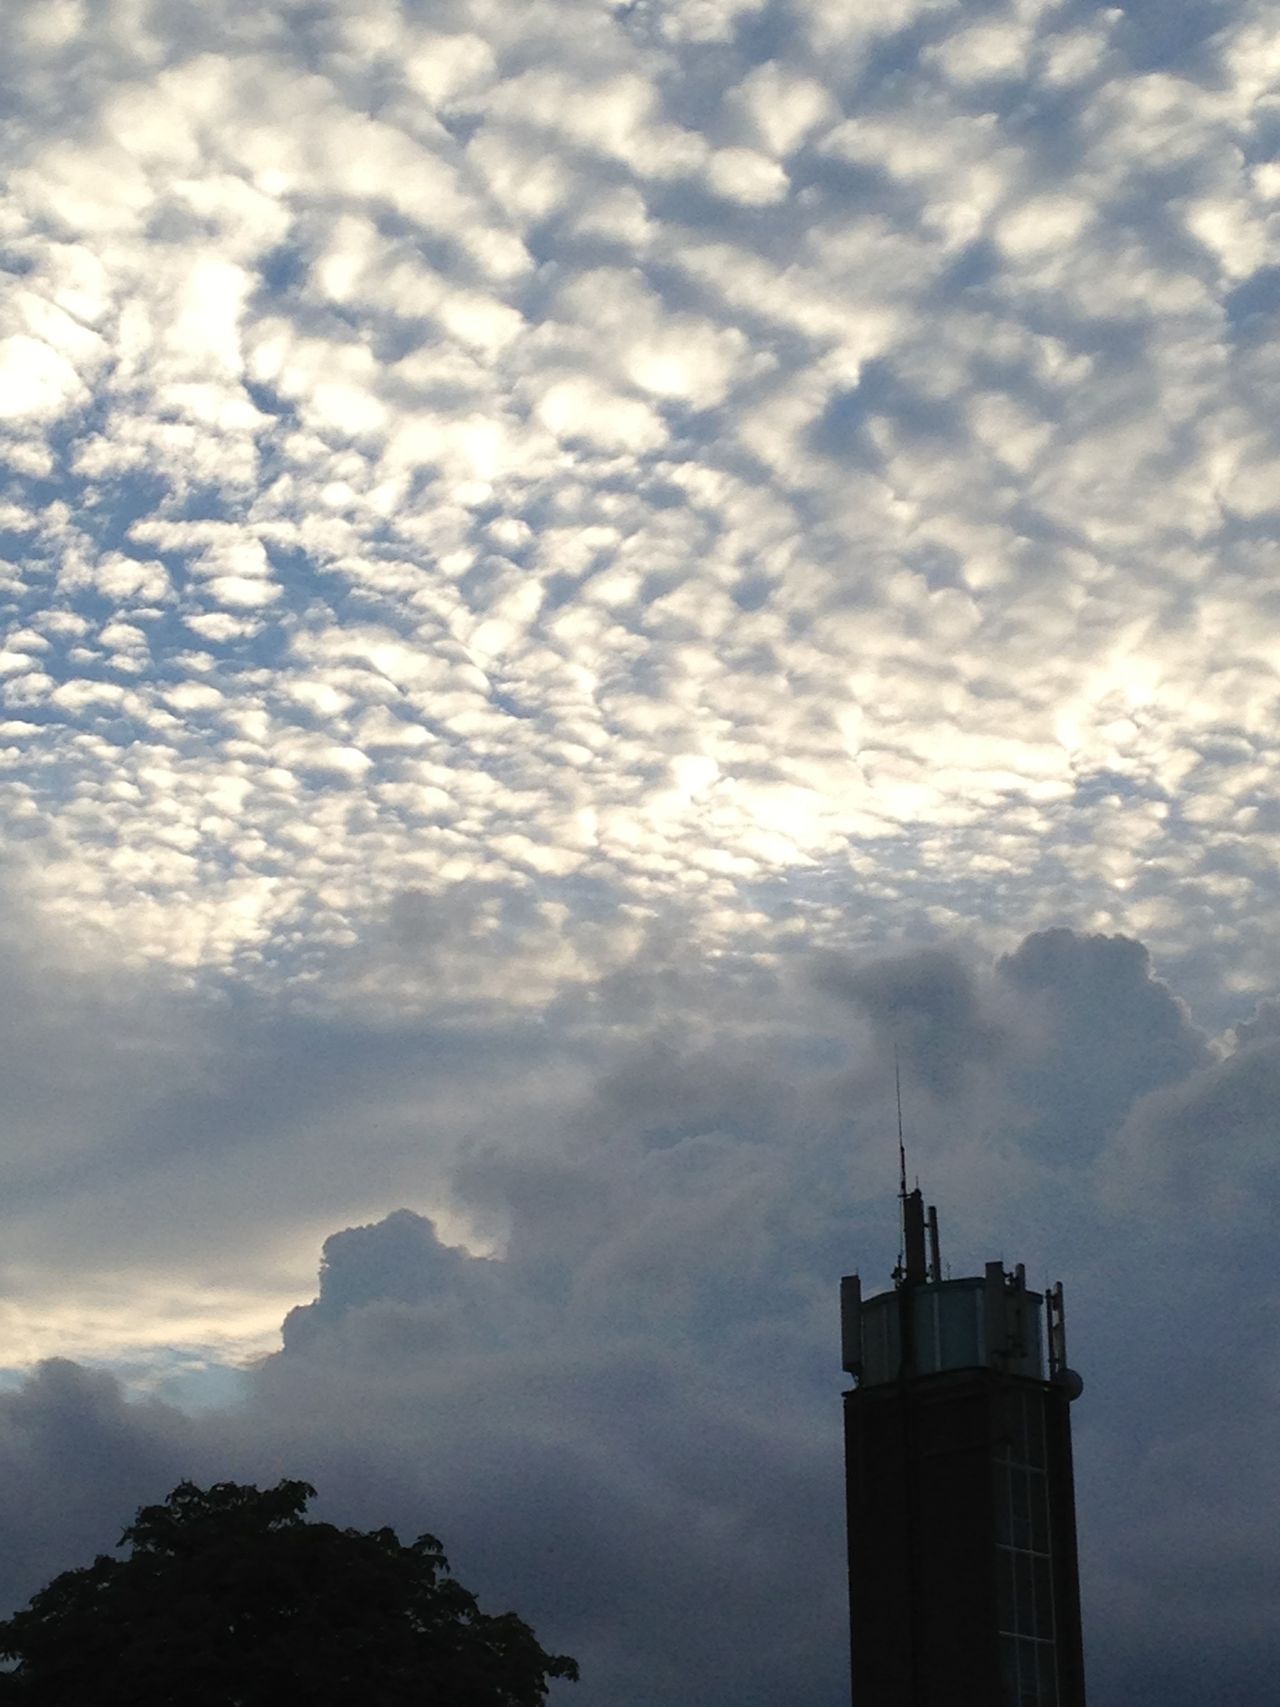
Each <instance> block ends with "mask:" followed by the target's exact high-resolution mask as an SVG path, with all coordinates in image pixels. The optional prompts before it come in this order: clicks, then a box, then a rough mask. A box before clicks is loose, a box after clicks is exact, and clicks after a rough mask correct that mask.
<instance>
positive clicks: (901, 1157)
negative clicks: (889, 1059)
mask: <svg viewBox="0 0 1280 1707" xmlns="http://www.w3.org/2000/svg"><path fill="white" fill-rule="evenodd" d="M893 1092H894V1095H895V1096H896V1097H897V1099H898V1195H899V1197H902V1198H905V1197H906V1195H907V1148H906V1145H905V1144H904V1143H903V1141H902V1071H901V1069H900V1067H899V1065H898V1045H897V1044H896V1043H895V1044H894V1046H893Z"/></svg>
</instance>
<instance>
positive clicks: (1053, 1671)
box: [1038, 1642, 1058, 1707]
mask: <svg viewBox="0 0 1280 1707" xmlns="http://www.w3.org/2000/svg"><path fill="white" fill-rule="evenodd" d="M1038 1657H1039V1661H1040V1699H1041V1701H1043V1702H1044V1704H1045V1707H1058V1650H1057V1648H1056V1647H1055V1646H1054V1645H1053V1643H1052V1642H1041V1643H1040V1653H1039V1656H1038Z"/></svg>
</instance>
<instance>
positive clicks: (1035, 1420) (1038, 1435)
mask: <svg viewBox="0 0 1280 1707" xmlns="http://www.w3.org/2000/svg"><path fill="white" fill-rule="evenodd" d="M1026 1408H1027V1413H1028V1415H1027V1463H1028V1464H1039V1465H1043V1464H1044V1461H1045V1458H1044V1407H1043V1405H1041V1404H1040V1403H1039V1402H1038V1401H1037V1402H1036V1403H1035V1404H1028V1405H1027V1407H1026Z"/></svg>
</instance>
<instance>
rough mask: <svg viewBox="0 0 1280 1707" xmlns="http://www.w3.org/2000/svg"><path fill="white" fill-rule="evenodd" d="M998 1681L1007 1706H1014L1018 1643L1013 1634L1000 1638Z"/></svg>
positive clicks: (1016, 1687) (1015, 1699)
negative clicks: (1001, 1685) (1001, 1686)
mask: <svg viewBox="0 0 1280 1707" xmlns="http://www.w3.org/2000/svg"><path fill="white" fill-rule="evenodd" d="M1000 1681H1001V1683H1002V1684H1003V1686H1004V1688H1003V1691H1002V1693H1003V1695H1004V1698H1005V1701H1006V1702H1007V1703H1008V1704H1009V1707H1016V1703H1017V1700H1018V1644H1017V1641H1016V1639H1015V1638H1014V1637H1013V1636H1001V1638H1000Z"/></svg>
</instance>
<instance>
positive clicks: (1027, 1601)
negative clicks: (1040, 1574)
mask: <svg viewBox="0 0 1280 1707" xmlns="http://www.w3.org/2000/svg"><path fill="white" fill-rule="evenodd" d="M1013 1597H1014V1606H1015V1608H1016V1617H1017V1620H1018V1621H1017V1623H1016V1624H1015V1625H1014V1629H1015V1630H1016V1631H1017V1632H1018V1634H1019V1635H1020V1636H1030V1635H1033V1634H1034V1633H1035V1599H1034V1589H1033V1587H1032V1579H1031V1555H1030V1553H1015V1554H1014V1555H1013Z"/></svg>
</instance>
